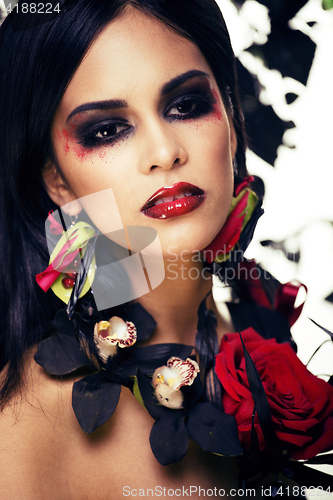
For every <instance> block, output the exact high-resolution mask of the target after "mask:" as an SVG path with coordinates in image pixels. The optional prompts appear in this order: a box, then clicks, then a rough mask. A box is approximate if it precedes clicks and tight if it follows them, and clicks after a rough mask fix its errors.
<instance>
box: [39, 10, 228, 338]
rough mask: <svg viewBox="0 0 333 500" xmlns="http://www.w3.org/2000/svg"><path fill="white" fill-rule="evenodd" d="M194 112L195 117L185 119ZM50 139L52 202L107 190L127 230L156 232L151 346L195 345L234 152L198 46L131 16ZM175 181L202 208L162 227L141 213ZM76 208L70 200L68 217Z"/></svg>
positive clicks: (101, 220)
mask: <svg viewBox="0 0 333 500" xmlns="http://www.w3.org/2000/svg"><path fill="white" fill-rule="evenodd" d="M193 71H196V72H197V73H198V72H200V73H203V75H202V74H201V75H199V76H192V77H191V78H189V77H188V78H184V80H185V81H184V82H182V83H181V84H180V85H178V86H176V88H174V89H173V90H172V91H171V92H167V93H166V94H165V95H164V94H163V88H164V87H165V86H166V85H167V84H169V83H170V82H172V81H174V79H175V78H178V77H179V76H180V75H184V74H188V72H193ZM192 74H193V73H192ZM193 96H194V97H193ZM109 100H113V101H117V102H118V101H121V103H120V105H118V104H117V105H116V109H109V110H105V109H104V110H96V109H95V110H89V111H82V106H86V105H87V103H88V104H90V103H96V102H100V101H109ZM179 104H180V105H181V106H183V107H180V108H179V107H177V106H178V105H179ZM184 104H185V110H187V112H186V113H184V112H183V110H184ZM186 106H187V107H186ZM94 107H97V105H95V106H94ZM80 109H81V111H80ZM188 110H189V111H190V113H189V112H188ZM200 110H201V111H200ZM193 111H194V112H195V111H200V113H199V114H198V113H197V115H198V116H195V117H192V116H191V112H193ZM105 125H109V126H110V127H109V128H108V129H105ZM115 125H116V127H115ZM103 126H104V128H103ZM87 130H88V135H89V134H90V137H89V140H88V143H87V140H86V139H85V137H87ZM91 130H93V131H94V132H93V137H94V139H93V140H92V139H91V136H92V134H91ZM110 132H112V134H115V133H116V135H115V136H111V138H112V142H110V141H109V142H103V134H106V136H107V137H110ZM101 139H102V142H101ZM52 142H53V149H54V159H53V162H52V163H51V165H50V166H49V168H48V170H47V171H46V173H45V174H44V182H45V186H46V189H47V190H48V192H49V195H50V196H51V198H52V199H53V200H54V201H55V202H56V203H57V204H58V205H60V206H62V205H64V204H65V203H68V202H70V201H71V200H77V199H78V198H81V197H84V196H86V195H89V194H92V193H96V192H97V193H98V192H99V191H101V190H103V189H106V188H112V190H113V193H114V196H115V200H116V203H117V206H118V209H119V212H120V215H121V218H122V223H123V225H124V226H125V227H127V226H150V227H153V228H154V229H156V230H157V232H158V236H159V239H160V242H161V246H162V251H163V255H164V258H165V270H166V279H165V280H164V281H163V283H162V284H161V285H160V286H159V287H158V288H156V289H155V290H153V291H152V292H151V293H148V294H147V295H145V296H144V297H141V298H140V301H141V302H142V304H143V305H144V307H146V308H147V310H148V311H149V312H150V313H151V314H152V315H153V316H154V317H155V319H156V320H157V323H158V324H159V325H161V326H159V327H158V328H157V330H156V332H155V335H153V337H152V338H151V340H150V342H153V343H156V342H167V341H168V342H170V341H173V342H185V341H186V342H193V341H194V337H195V331H196V321H197V318H196V311H197V309H198V306H199V304H200V302H201V301H202V299H203V298H204V297H205V296H206V295H207V293H208V292H209V290H210V289H211V279H210V277H207V273H206V274H205V273H203V272H202V266H203V264H202V262H200V261H198V259H195V256H196V255H197V253H198V250H202V249H204V248H205V247H206V246H207V245H208V244H209V243H210V242H211V241H212V240H213V239H214V237H215V236H216V234H217V233H218V232H219V230H220V229H221V227H222V226H223V224H224V222H225V220H226V218H227V215H228V212H229V207H230V204H231V199H232V190H233V168H232V159H233V156H234V154H235V151H236V147H237V141H236V135H235V131H234V127H233V125H232V120H231V119H230V117H229V116H228V113H227V111H226V109H225V106H224V104H223V101H222V98H221V95H220V92H219V89H218V87H217V84H216V81H215V78H214V75H213V74H212V71H211V69H210V67H209V65H208V63H207V61H206V60H205V58H204V57H203V55H202V54H201V52H200V51H199V49H198V48H197V47H196V46H195V45H194V44H193V43H191V42H190V41H188V40H186V39H185V38H183V37H181V36H180V35H178V34H176V33H175V32H174V31H172V30H171V29H169V28H167V27H166V26H165V25H164V24H162V23H161V22H159V21H157V20H156V19H154V18H150V17H147V16H146V15H144V14H142V13H141V12H138V11H136V10H132V9H128V10H127V11H126V12H125V14H123V15H122V16H121V17H119V18H117V19H116V20H115V21H113V22H112V23H110V24H109V25H108V26H107V27H106V28H105V30H104V31H103V32H102V33H101V35H100V36H99V37H98V38H97V40H96V41H95V43H94V44H93V45H92V47H91V49H90V50H89V51H88V53H87V54H86V56H85V58H84V60H83V61H82V63H81V65H80V66H79V68H78V70H77V71H76V73H75V75H74V77H73V79H72V80H71V82H70V83H69V86H68V88H67V90H66V92H65V94H64V96H63V99H62V101H61V103H60V105H59V108H58V110H57V112H56V115H55V117H54V121H53V126H52ZM181 181H183V182H189V183H191V184H193V185H195V186H197V187H199V188H200V189H202V190H203V191H204V193H205V200H204V202H203V203H202V204H201V206H200V207H199V208H197V209H196V210H194V211H193V212H191V213H188V214H185V215H182V216H180V217H174V218H172V219H167V220H156V219H151V218H149V217H147V216H145V215H144V214H143V213H142V212H141V208H142V206H143V205H144V204H145V203H146V201H147V200H148V199H149V198H150V197H151V196H152V195H153V194H154V193H155V192H156V191H157V190H158V189H160V188H161V187H165V186H172V185H173V184H175V183H177V182H181ZM97 199H98V197H97ZM96 207H97V209H96ZM96 207H95V208H94V207H93V208H92V207H91V206H90V207H88V208H87V207H85V208H86V210H87V212H88V214H89V215H90V217H91V218H92V220H93V221H94V222H95V224H96V225H97V226H98V227H99V228H100V229H101V230H103V227H105V226H104V224H105V222H106V221H107V219H109V218H110V214H109V213H108V212H107V211H106V210H103V207H100V206H98V204H96ZM80 210H81V206H80V204H79V202H78V201H74V202H73V204H72V206H71V208H70V210H69V211H71V213H72V214H74V213H78V212H79V211H80ZM192 276H199V278H198V279H193V278H192ZM210 301H211V299H210ZM210 305H211V307H212V308H213V309H215V306H214V304H213V302H212V301H211V304H210ZM221 327H222V328H223V325H221ZM170 332H172V333H170Z"/></svg>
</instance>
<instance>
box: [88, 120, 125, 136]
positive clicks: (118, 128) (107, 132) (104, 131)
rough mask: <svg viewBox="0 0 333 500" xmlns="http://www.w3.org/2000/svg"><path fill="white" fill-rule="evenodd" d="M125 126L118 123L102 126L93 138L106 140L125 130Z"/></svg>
mask: <svg viewBox="0 0 333 500" xmlns="http://www.w3.org/2000/svg"><path fill="white" fill-rule="evenodd" d="M126 128H127V126H126V125H124V124H119V123H110V124H108V125H104V126H103V127H100V128H99V129H98V131H97V132H96V133H95V137H96V138H98V139H107V138H109V137H114V136H115V135H117V134H119V132H122V131H123V130H126Z"/></svg>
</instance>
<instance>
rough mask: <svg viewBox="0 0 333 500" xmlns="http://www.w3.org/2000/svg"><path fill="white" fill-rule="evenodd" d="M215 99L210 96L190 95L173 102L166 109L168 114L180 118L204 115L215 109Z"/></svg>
mask: <svg viewBox="0 0 333 500" xmlns="http://www.w3.org/2000/svg"><path fill="white" fill-rule="evenodd" d="M213 103H214V101H213V100H212V99H211V98H209V97H204V96H197V97H188V98H184V99H182V100H178V101H177V102H174V103H172V104H171V105H170V106H169V108H168V109H167V111H166V116H168V117H172V118H175V119H178V120H186V119H191V118H197V117H200V116H204V115H206V114H208V113H210V111H212V109H213Z"/></svg>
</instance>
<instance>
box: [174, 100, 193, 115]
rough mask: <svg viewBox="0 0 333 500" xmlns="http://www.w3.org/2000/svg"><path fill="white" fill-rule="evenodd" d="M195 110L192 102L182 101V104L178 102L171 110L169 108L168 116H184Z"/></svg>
mask: <svg viewBox="0 0 333 500" xmlns="http://www.w3.org/2000/svg"><path fill="white" fill-rule="evenodd" d="M194 109H195V103H194V102H192V101H184V102H180V103H178V104H176V105H175V106H173V108H171V110H170V112H169V114H170V115H174V114H178V113H179V114H184V113H185V114H186V113H190V112H191V111H193V110H194Z"/></svg>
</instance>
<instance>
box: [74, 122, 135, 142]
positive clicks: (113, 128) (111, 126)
mask: <svg viewBox="0 0 333 500" xmlns="http://www.w3.org/2000/svg"><path fill="white" fill-rule="evenodd" d="M129 128H130V125H128V124H127V123H122V122H114V123H113V122H112V123H104V124H101V125H98V126H94V127H92V128H91V129H90V130H88V131H87V132H85V133H84V134H83V135H82V141H80V143H82V144H83V145H84V146H86V147H94V146H98V145H100V144H103V143H112V142H114V141H116V140H117V139H119V138H120V137H122V136H123V134H124V133H125V132H126V131H127V130H128V129H129Z"/></svg>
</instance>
